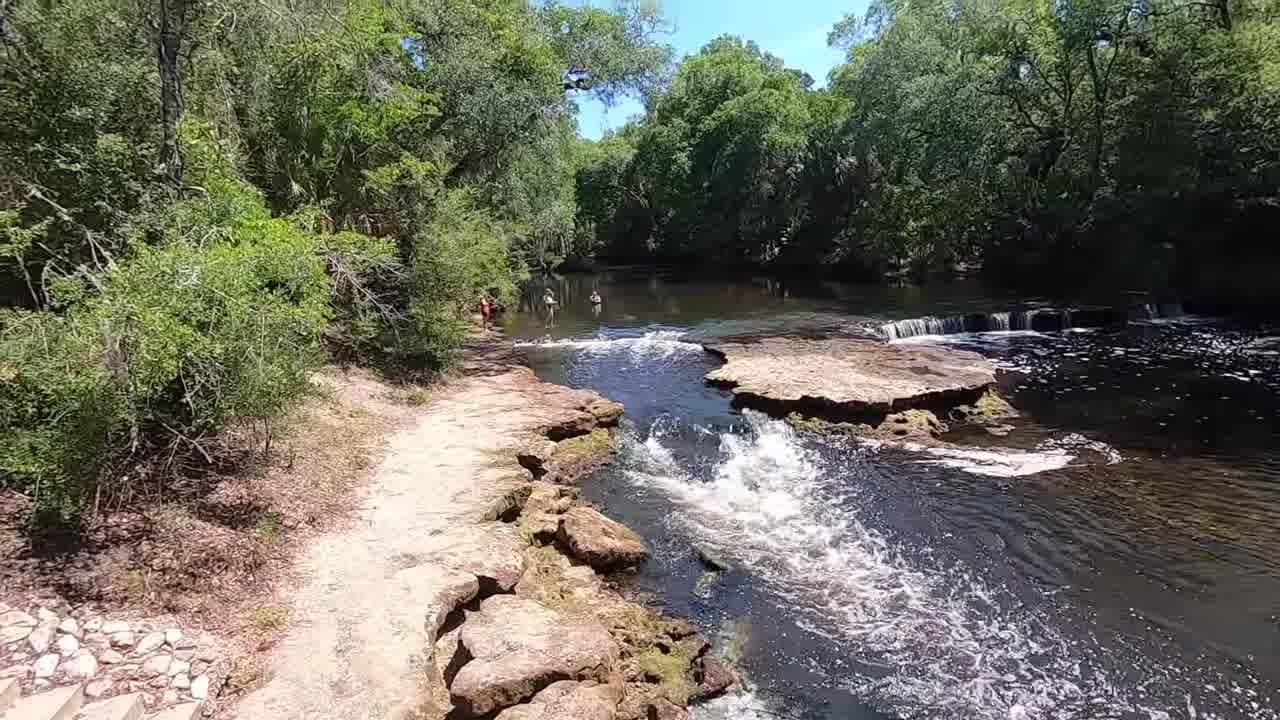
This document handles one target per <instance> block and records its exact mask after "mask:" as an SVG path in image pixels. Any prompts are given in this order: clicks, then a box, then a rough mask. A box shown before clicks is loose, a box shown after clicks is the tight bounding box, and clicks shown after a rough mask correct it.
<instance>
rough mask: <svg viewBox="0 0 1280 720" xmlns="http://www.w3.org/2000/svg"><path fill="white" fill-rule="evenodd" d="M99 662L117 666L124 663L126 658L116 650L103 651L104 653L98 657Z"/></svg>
mask: <svg viewBox="0 0 1280 720" xmlns="http://www.w3.org/2000/svg"><path fill="white" fill-rule="evenodd" d="M98 661H99V662H101V663H102V664H103V665H116V664H118V663H122V662H124V656H123V655H121V654H120V653H118V652H116V651H115V650H103V651H102V653H101V654H100V655H98Z"/></svg>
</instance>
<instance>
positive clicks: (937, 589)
mask: <svg viewBox="0 0 1280 720" xmlns="http://www.w3.org/2000/svg"><path fill="white" fill-rule="evenodd" d="M546 285H550V286H551V287H552V288H553V289H554V290H555V293H556V296H557V297H558V298H559V300H560V302H561V303H562V307H561V309H560V312H559V313H558V315H557V317H556V318H555V319H554V322H552V321H550V319H549V318H547V317H546V316H545V313H542V312H535V310H540V309H541V303H540V302H539V298H540V297H541V292H542V289H543V287H544V286H546ZM593 289H596V290H598V291H599V292H600V294H601V295H602V296H603V298H604V302H603V304H602V306H601V307H599V308H598V309H593V308H592V306H591V305H590V304H589V303H588V301H587V297H588V295H589V294H590V293H591V291H592V290H593ZM1026 304H1027V300H1026V299H1022V298H1007V297H1006V298H1000V297H993V296H990V295H987V294H983V293H981V292H979V291H977V290H976V289H975V288H973V287H969V286H963V285H952V286H944V287H933V288H928V289H923V290H922V289H898V288H859V287H850V286H840V285H833V284H827V285H814V286H812V287H798V286H795V285H791V286H783V285H779V284H778V283H776V282H774V281H767V280H758V281H750V280H734V281H726V280H719V279H708V278H703V279H687V278H686V279H678V278H674V277H670V276H665V275H662V274H657V273H650V272H638V271H625V272H624V271H619V272H613V273H605V274H601V275H594V276H587V275H583V276H571V277H569V278H556V279H554V280H549V281H540V282H535V283H532V284H531V286H530V288H529V289H528V290H527V291H526V299H525V300H524V301H523V302H522V304H521V305H522V307H521V309H520V310H519V311H518V312H513V313H509V314H508V316H507V317H506V318H505V321H504V322H505V324H506V330H507V332H508V333H509V334H510V335H511V336H512V337H513V338H515V339H516V340H517V342H518V343H519V345H520V346H521V347H525V348H527V349H528V353H529V357H530V359H531V362H532V364H533V366H534V368H535V370H536V371H537V372H538V373H539V374H540V375H541V376H542V377H543V378H545V379H547V380H551V381H554V382H559V383H564V384H567V385H572V386H575V387H585V388H591V389H594V390H597V391H599V392H600V393H602V394H604V395H606V396H608V397H610V398H612V399H614V400H617V401H619V402H622V403H624V404H625V405H626V409H627V412H626V418H625V421H624V427H623V431H622V437H621V446H622V449H621V453H620V456H619V458H618V461H617V462H616V463H615V464H613V465H612V466H609V467H607V468H605V469H604V470H602V471H600V472H599V473H597V474H596V475H594V476H592V477H589V478H587V479H585V480H584V481H583V483H582V487H583V491H584V493H585V494H586V495H587V497H588V498H589V499H591V500H593V501H595V502H597V503H599V504H600V505H602V506H603V507H604V508H605V509H606V511H607V512H609V513H610V514H611V515H613V516H614V517H617V518H618V519H620V520H621V521H623V522H625V523H626V524H628V525H630V526H631V527H633V528H635V529H636V530H637V531H638V532H640V533H641V534H642V535H643V536H644V537H645V539H646V541H647V542H648V543H649V544H650V546H651V547H652V549H653V550H654V558H653V560H651V561H650V562H649V563H648V564H647V565H646V566H645V567H644V568H643V569H642V570H641V572H640V573H639V574H638V575H637V576H636V577H635V578H634V580H633V582H634V583H635V584H636V586H637V588H638V589H640V590H642V591H645V592H647V593H651V594H652V596H653V597H654V599H655V600H656V601H657V602H659V603H661V604H663V605H664V606H665V607H667V608H668V609H669V610H670V611H672V612H674V613H677V614H681V615H684V616H687V617H689V618H690V619H692V620H694V621H695V622H697V623H698V624H700V625H701V626H702V627H703V628H704V630H705V631H706V632H707V634H708V636H709V637H712V638H715V639H716V643H717V647H718V650H717V651H718V652H721V653H724V654H726V655H728V656H730V657H732V658H734V659H736V660H737V662H738V664H739V667H741V668H742V670H743V672H744V674H745V676H746V679H747V685H748V689H747V691H746V692H744V693H742V694H740V695H735V696H733V697H729V698H724V699H721V700H717V701H714V702H712V703H710V704H708V705H706V706H703V707H701V708H698V709H697V710H696V713H695V716H696V717H698V718H704V719H709V718H726V719H728V718H758V719H759V720H774V719H775V718H797V719H800V718H803V719H806V720H809V719H818V718H823V719H828V718H831V719H835V718H840V719H844V718H851V719H856V720H871V719H879V718H921V719H924V718H934V719H944V718H945V719H952V718H955V719H965V720H968V719H977V720H985V719H996V718H1001V719H1008V720H1024V719H1025V720H1032V719H1040V718H1046V719H1047V718H1054V719H1059V718H1060V719H1084V718H1143V719H1160V718H1187V719H1192V718H1195V719H1204V718H1210V719H1220V720H1226V719H1228V718H1242V719H1250V720H1252V719H1258V720H1276V719H1277V718H1280V696H1278V691H1280V345H1268V344H1266V342H1265V341H1264V342H1262V343H1257V342H1256V341H1255V334H1256V331H1254V330H1250V329H1246V328H1241V327H1235V326H1232V325H1231V324H1230V323H1228V322H1226V321H1220V320H1212V319H1207V318H1196V317H1170V318H1164V319H1158V320H1150V321H1137V322H1131V323H1129V324H1128V325H1127V326H1121V327H1110V328H1105V329H1068V330H1065V331H1058V332H1027V331H1023V332H1017V331H1014V332H997V333H980V334H963V333H960V334H951V335H935V336H922V337H913V338H907V339H906V340H900V341H899V342H924V343H937V344H951V345H955V346H958V347H965V348H969V349H974V350H977V351H979V352H982V353H983V354H985V355H987V356H988V357H990V358H991V359H992V360H993V361H994V362H995V363H996V365H997V367H998V368H999V369H1000V373H999V384H1000V388H1001V390H1002V392H1003V393H1004V394H1005V396H1006V397H1007V398H1008V399H1009V400H1010V401H1011V402H1012V403H1013V404H1014V406H1016V407H1017V408H1018V409H1019V410H1020V411H1021V412H1022V417H1020V418H1018V419H1016V420H1014V421H1013V423H1012V424H1013V425H1014V426H1015V429H1014V430H1013V431H1012V432H1011V433H1010V434H1009V435H1008V436H1006V437H996V436H993V435H991V434H989V433H987V432H985V431H982V430H981V429H975V428H959V429H957V430H956V431H955V432H953V433H951V434H950V435H949V436H948V437H947V439H949V440H951V441H952V442H953V443H955V445H956V447H954V448H952V449H946V450H927V449H924V448H917V449H915V450H911V449H903V448H890V447H877V446H874V445H871V444H866V443H860V442H857V441H851V440H839V441H837V440H831V439H826V438H822V437H818V436H814V435H809V434H805V433H799V432H796V431H794V430H792V429H791V428H790V427H789V426H788V425H786V424H785V423H783V422H780V421H778V420H773V419H770V418H768V417H766V416H763V415H760V414H757V413H754V412H751V411H739V410H736V409H734V408H732V407H731V405H730V398H729V395H728V393H726V392H725V391H722V390H719V389H715V388H711V387H708V386H707V385H706V384H705V383H704V382H703V375H704V374H705V373H706V372H707V371H709V370H711V369H712V368H714V367H715V366H716V364H717V361H716V360H715V359H714V358H712V357H711V356H709V355H707V354H706V353H704V352H703V351H702V350H701V348H700V347H699V345H697V341H698V340H700V339H703V338H710V337H717V336H725V335H733V334H739V333H755V334H760V333H779V334H781V333H803V334H808V335H812V334H844V335H864V334H869V333H871V332H874V331H875V329H876V328H877V327H878V326H879V325H880V324H882V323H884V322H886V321H888V320H891V319H902V318H910V317H918V316H923V315H947V314H954V313H962V312H970V311H976V310H988V311H994V310H1001V309H1005V310H1007V309H1011V308H1018V307H1023V306H1025V305H1026ZM1250 343H1252V344H1250ZM695 547H698V548H701V549H702V551H703V552H705V553H709V554H712V555H716V556H718V557H720V558H721V559H723V560H724V561H726V562H727V563H728V564H730V565H731V566H732V569H731V570H729V571H726V572H722V573H709V572H708V570H707V568H706V567H704V566H703V565H702V563H701V562H700V561H699V559H698V557H697V554H696V552H695V550H694V548H695Z"/></svg>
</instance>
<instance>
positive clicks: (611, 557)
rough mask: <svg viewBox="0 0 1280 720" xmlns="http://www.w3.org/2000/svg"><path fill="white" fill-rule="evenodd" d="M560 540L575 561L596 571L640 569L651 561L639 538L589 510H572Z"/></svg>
mask: <svg viewBox="0 0 1280 720" xmlns="http://www.w3.org/2000/svg"><path fill="white" fill-rule="evenodd" d="M558 537H559V539H560V541H561V542H563V543H564V544H565V545H566V546H567V547H568V548H569V552H570V553H571V554H572V555H573V556H574V557H575V558H577V559H579V560H581V561H583V562H585V563H587V564H588V565H590V566H592V567H594V568H596V569H597V570H615V569H618V568H623V567H627V566H631V565H637V564H639V563H642V562H644V561H645V560H646V559H648V557H649V550H648V548H646V547H645V545H644V541H643V540H641V539H640V536H639V535H637V534H636V533H635V532H634V531H632V530H631V529H630V528H628V527H626V526H625V525H622V524H621V523H618V522H614V521H613V520H610V519H609V518H607V517H605V516H604V515H601V514H600V513H599V512H597V511H596V510H593V509H591V508H587V507H577V508H573V509H572V510H570V511H569V512H567V513H565V514H564V517H563V518H561V520H560V530H559V532H558Z"/></svg>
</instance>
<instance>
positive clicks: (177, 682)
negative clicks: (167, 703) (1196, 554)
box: [173, 673, 191, 690]
mask: <svg viewBox="0 0 1280 720" xmlns="http://www.w3.org/2000/svg"><path fill="white" fill-rule="evenodd" d="M173 687H175V688H177V689H178V690H186V689H187V688H189V687H191V676H190V675H187V674H186V673H180V674H178V675H174V676H173Z"/></svg>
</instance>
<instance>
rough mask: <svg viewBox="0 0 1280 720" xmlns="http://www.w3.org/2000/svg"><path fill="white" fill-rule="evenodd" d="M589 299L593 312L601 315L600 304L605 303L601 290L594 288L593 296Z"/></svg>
mask: <svg viewBox="0 0 1280 720" xmlns="http://www.w3.org/2000/svg"><path fill="white" fill-rule="evenodd" d="M588 299H589V300H590V301H591V314H592V315H594V316H596V317H600V306H601V305H602V304H604V298H601V297H600V293H599V291H597V290H592V291H591V297H590V298H588Z"/></svg>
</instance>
